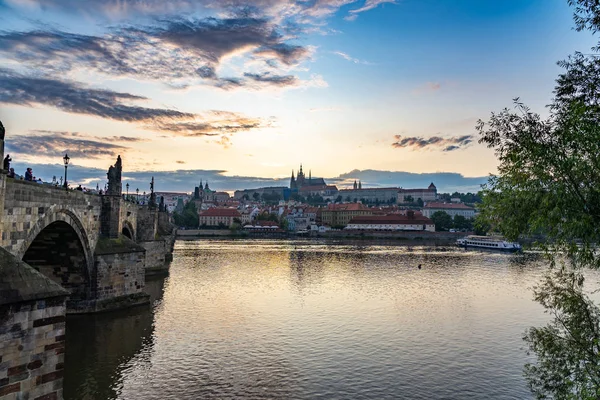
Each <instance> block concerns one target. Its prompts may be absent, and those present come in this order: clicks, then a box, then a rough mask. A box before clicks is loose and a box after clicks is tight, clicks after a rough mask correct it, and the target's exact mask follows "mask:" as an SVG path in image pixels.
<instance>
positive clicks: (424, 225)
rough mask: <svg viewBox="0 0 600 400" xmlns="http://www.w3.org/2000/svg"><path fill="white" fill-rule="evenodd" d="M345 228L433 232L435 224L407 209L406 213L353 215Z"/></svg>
mask: <svg viewBox="0 0 600 400" xmlns="http://www.w3.org/2000/svg"><path fill="white" fill-rule="evenodd" d="M345 229H352V230H369V231H428V232H435V224H434V223H433V221H432V220H431V219H429V218H426V217H424V216H422V215H417V214H415V213H413V212H410V211H409V212H408V213H407V215H400V214H389V215H370V216H362V217H354V218H352V219H351V220H350V222H348V225H347V226H346V228H345Z"/></svg>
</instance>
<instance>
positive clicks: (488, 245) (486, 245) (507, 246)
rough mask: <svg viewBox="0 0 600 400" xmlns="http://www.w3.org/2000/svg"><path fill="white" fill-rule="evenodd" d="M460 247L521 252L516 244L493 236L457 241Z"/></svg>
mask: <svg viewBox="0 0 600 400" xmlns="http://www.w3.org/2000/svg"><path fill="white" fill-rule="evenodd" d="M456 245H457V246H459V247H473V248H480V249H492V250H503V251H520V250H521V245H520V244H519V243H516V242H508V241H506V240H504V239H503V238H500V237H493V236H475V235H471V236H467V237H465V238H460V239H458V240H457V241H456Z"/></svg>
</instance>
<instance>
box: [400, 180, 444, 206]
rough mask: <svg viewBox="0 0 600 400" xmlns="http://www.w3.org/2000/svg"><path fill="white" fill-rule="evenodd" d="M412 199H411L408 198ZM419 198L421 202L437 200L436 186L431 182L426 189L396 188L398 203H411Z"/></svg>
mask: <svg viewBox="0 0 600 400" xmlns="http://www.w3.org/2000/svg"><path fill="white" fill-rule="evenodd" d="M410 199H412V201H411V200H410ZM419 199H421V200H422V201H423V202H428V201H436V200H437V188H436V187H435V185H434V184H433V182H431V185H429V187H428V188H427V189H402V188H400V189H399V190H398V203H413V202H417V201H418V200H419Z"/></svg>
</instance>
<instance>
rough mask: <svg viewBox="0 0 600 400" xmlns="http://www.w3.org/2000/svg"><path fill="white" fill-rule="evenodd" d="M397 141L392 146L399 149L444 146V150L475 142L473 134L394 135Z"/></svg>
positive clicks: (438, 147)
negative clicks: (449, 135)
mask: <svg viewBox="0 0 600 400" xmlns="http://www.w3.org/2000/svg"><path fill="white" fill-rule="evenodd" d="M394 138H395V140H396V141H395V142H394V143H392V147H395V148H397V149H400V148H412V149H413V150H416V149H425V148H437V149H440V148H442V147H443V151H446V152H448V151H454V150H458V149H462V148H465V147H467V146H468V145H469V144H471V143H472V142H473V139H474V138H473V135H463V136H454V137H447V138H444V137H441V136H432V137H430V138H423V137H419V136H412V137H411V136H402V135H394Z"/></svg>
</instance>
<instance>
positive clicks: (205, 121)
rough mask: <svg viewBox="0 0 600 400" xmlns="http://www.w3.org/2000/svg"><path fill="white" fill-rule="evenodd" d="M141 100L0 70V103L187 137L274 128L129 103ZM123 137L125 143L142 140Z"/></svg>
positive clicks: (234, 117)
mask: <svg viewBox="0 0 600 400" xmlns="http://www.w3.org/2000/svg"><path fill="white" fill-rule="evenodd" d="M140 100H147V99H146V98H145V97H141V96H135V95H132V94H129V93H120V92H114V91H111V90H103V89H91V88H88V87H86V86H84V85H82V84H79V83H76V82H71V81H59V80H53V79H47V78H35V77H28V76H25V75H21V74H17V73H15V72H13V71H10V70H6V69H0V103H5V104H16V105H21V106H28V107H32V106H34V105H37V104H40V105H45V106H51V107H54V108H57V109H59V110H62V111H65V112H69V113H75V114H85V115H91V116H97V117H101V118H106V119H112V120H117V121H125V122H135V123H139V124H140V125H142V126H143V127H144V128H146V129H149V130H157V131H162V132H167V133H171V134H174V135H184V136H217V135H222V134H223V133H236V132H240V131H248V130H252V129H256V128H264V127H268V126H270V121H263V120H262V119H258V118H250V117H246V116H244V115H242V114H238V113H233V112H228V111H210V112H207V113H206V114H205V115H199V114H193V113H187V112H181V111H178V110H172V109H163V108H147V107H140V106H133V105H128V104H126V103H125V102H126V101H140ZM121 138H122V141H136V140H138V139H135V138H127V137H121Z"/></svg>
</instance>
